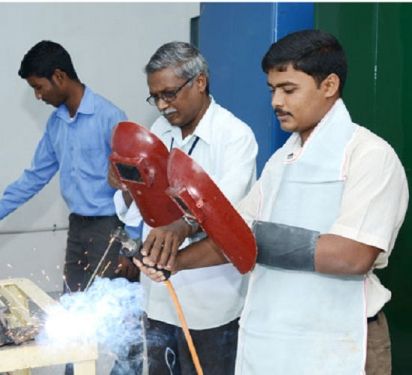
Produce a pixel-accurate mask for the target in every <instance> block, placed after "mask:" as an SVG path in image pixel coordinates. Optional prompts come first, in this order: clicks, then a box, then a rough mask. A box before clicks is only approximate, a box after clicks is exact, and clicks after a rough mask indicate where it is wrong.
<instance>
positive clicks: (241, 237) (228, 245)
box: [167, 149, 257, 273]
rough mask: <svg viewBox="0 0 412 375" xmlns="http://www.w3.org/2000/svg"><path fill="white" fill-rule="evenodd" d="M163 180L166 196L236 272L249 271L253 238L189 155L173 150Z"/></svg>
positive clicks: (231, 207) (242, 221)
mask: <svg viewBox="0 0 412 375" xmlns="http://www.w3.org/2000/svg"><path fill="white" fill-rule="evenodd" d="M167 177H168V180H169V188H168V189H167V193H168V194H169V195H170V196H171V197H172V198H173V200H174V201H175V202H176V203H177V204H178V206H179V207H180V209H181V211H182V212H184V213H185V214H186V215H190V216H192V217H194V218H195V219H196V220H197V222H198V223H199V225H200V226H201V227H202V228H203V230H204V231H205V232H206V233H207V235H208V236H209V237H210V238H211V239H212V240H213V241H214V242H215V243H216V244H217V245H218V246H219V247H220V249H221V250H222V251H223V253H224V254H225V256H226V257H227V258H228V260H229V261H230V262H232V263H233V264H234V266H235V267H236V268H237V269H238V270H239V272H240V273H246V272H249V271H250V270H251V269H252V268H253V267H254V265H255V263H256V254H257V247H256V242H255V237H254V236H253V233H252V231H251V230H250V228H249V227H248V225H247V224H246V222H245V221H244V220H243V219H242V217H241V216H240V215H239V213H238V212H237V211H236V210H235V209H234V208H233V206H232V204H231V203H230V202H229V201H228V199H227V198H226V197H225V196H224V195H223V193H222V192H221V191H220V189H219V188H218V187H217V186H216V184H215V183H214V182H213V181H212V179H211V178H210V177H209V176H208V174H207V173H206V172H205V171H204V170H203V169H202V168H201V167H200V166H199V165H198V164H196V162H195V161H194V160H193V159H191V158H190V156H188V155H186V154H185V153H184V152H182V151H181V150H179V149H173V150H172V151H171V152H170V156H169V160H168V164H167ZM233 183H236V182H235V181H233Z"/></svg>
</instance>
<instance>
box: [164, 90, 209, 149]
mask: <svg viewBox="0 0 412 375" xmlns="http://www.w3.org/2000/svg"><path fill="white" fill-rule="evenodd" d="M216 106H217V104H216V102H215V100H214V99H213V96H211V95H210V104H209V107H208V108H207V110H206V112H205V113H204V115H203V117H202V118H201V119H200V121H199V123H198V124H197V126H196V128H195V130H194V132H193V133H192V134H191V135H190V136H188V137H187V140H186V139H185V143H186V141H189V139H191V138H192V137H193V136H198V137H199V138H200V139H201V140H202V141H204V142H206V143H207V144H210V140H211V137H212V126H211V122H212V120H213V116H214V113H215V111H216ZM163 119H164V120H165V121H162V122H161V125H160V132H161V133H162V134H166V133H171V134H172V136H173V137H174V138H177V135H179V138H181V136H182V135H181V134H182V133H181V131H180V129H179V128H178V127H177V126H173V125H171V124H170V123H169V122H168V121H167V120H166V119H165V118H164V117H163Z"/></svg>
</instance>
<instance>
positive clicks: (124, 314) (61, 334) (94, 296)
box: [36, 278, 143, 357]
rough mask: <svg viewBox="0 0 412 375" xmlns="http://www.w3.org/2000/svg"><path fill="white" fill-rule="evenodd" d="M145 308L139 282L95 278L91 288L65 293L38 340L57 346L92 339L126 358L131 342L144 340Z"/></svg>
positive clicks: (109, 351)
mask: <svg viewBox="0 0 412 375" xmlns="http://www.w3.org/2000/svg"><path fill="white" fill-rule="evenodd" d="M142 307H143V291H142V287H141V285H140V284H139V283H136V282H135V283H131V282H129V281H127V280H126V279H123V278H118V279H113V280H110V279H107V278H96V280H95V281H94V282H93V284H92V285H91V286H90V288H89V289H88V290H86V291H84V292H76V293H72V294H65V295H63V296H62V297H61V298H60V304H59V305H56V306H53V307H52V308H50V309H49V310H48V312H47V315H46V317H45V321H44V326H43V328H42V330H41V332H40V334H39V335H38V337H37V338H36V341H38V342H40V343H41V344H47V345H51V346H52V347H56V348H61V347H65V346H67V345H68V344H70V345H73V344H74V343H75V344H76V345H77V344H78V345H82V344H87V343H89V342H93V343H97V344H98V345H99V349H100V350H102V351H104V352H106V353H113V354H115V355H117V356H120V357H125V356H127V353H128V351H129V348H130V346H131V345H139V343H141V341H142V340H143V337H142V326H141V318H142Z"/></svg>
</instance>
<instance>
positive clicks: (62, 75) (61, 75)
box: [52, 69, 67, 84]
mask: <svg viewBox="0 0 412 375" xmlns="http://www.w3.org/2000/svg"><path fill="white" fill-rule="evenodd" d="M66 77H67V75H66V72H64V71H63V70H60V69H55V71H54V73H53V75H52V80H54V81H55V82H56V83H59V84H62V83H63V82H64V80H65V79H66Z"/></svg>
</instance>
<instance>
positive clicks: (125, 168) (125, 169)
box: [116, 163, 144, 183]
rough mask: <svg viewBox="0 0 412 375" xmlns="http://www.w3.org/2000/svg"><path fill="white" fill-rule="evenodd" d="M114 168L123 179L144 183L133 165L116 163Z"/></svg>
mask: <svg viewBox="0 0 412 375" xmlns="http://www.w3.org/2000/svg"><path fill="white" fill-rule="evenodd" d="M116 168H117V170H118V171H119V174H120V177H121V178H122V179H124V180H128V181H134V182H140V183H144V181H143V179H142V176H141V175H140V172H139V170H138V169H137V168H136V167H135V166H133V165H127V164H121V163H116Z"/></svg>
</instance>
